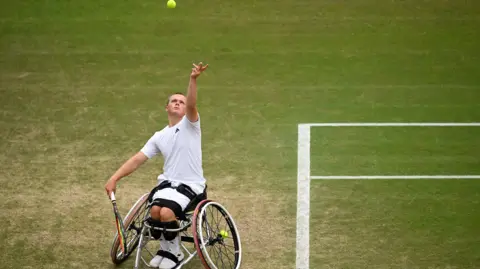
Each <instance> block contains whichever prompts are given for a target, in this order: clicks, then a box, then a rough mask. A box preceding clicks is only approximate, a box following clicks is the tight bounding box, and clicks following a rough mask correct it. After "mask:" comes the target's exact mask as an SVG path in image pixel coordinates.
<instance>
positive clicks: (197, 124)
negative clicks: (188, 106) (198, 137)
mask: <svg viewBox="0 0 480 269" xmlns="http://www.w3.org/2000/svg"><path fill="white" fill-rule="evenodd" d="M197 115H198V119H197V121H195V122H192V121H190V120H189V119H188V118H187V116H186V115H185V116H184V117H185V118H184V120H185V123H186V125H187V126H188V128H189V129H193V130H195V132H197V133H200V114H197Z"/></svg>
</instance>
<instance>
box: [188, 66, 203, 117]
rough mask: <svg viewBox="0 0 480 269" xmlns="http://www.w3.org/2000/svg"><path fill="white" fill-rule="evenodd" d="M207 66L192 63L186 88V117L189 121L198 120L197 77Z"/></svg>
mask: <svg viewBox="0 0 480 269" xmlns="http://www.w3.org/2000/svg"><path fill="white" fill-rule="evenodd" d="M207 67H208V64H207V65H205V66H204V65H203V63H199V64H198V65H196V64H193V68H192V73H191V74H190V82H189V83H188V90H187V105H186V106H187V118H188V120H189V121H191V122H196V121H197V120H198V109H197V77H198V76H200V74H201V73H202V72H203V71H205V70H206V69H207Z"/></svg>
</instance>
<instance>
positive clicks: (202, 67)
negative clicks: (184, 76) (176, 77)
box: [190, 62, 208, 78]
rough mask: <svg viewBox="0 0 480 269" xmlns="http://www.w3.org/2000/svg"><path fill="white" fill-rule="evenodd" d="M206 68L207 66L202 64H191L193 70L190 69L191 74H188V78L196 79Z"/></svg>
mask: <svg viewBox="0 0 480 269" xmlns="http://www.w3.org/2000/svg"><path fill="white" fill-rule="evenodd" d="M207 67H208V64H207V65H203V63H202V62H200V63H199V64H193V68H192V73H191V74H190V77H191V78H197V77H198V76H200V74H201V73H202V72H203V71H205V70H206V69H207Z"/></svg>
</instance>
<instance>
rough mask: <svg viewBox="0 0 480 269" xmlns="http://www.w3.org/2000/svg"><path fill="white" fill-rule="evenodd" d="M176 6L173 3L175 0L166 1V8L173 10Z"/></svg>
mask: <svg viewBox="0 0 480 269" xmlns="http://www.w3.org/2000/svg"><path fill="white" fill-rule="evenodd" d="M176 6H177V3H175V0H168V1H167V7H168V8H175V7H176Z"/></svg>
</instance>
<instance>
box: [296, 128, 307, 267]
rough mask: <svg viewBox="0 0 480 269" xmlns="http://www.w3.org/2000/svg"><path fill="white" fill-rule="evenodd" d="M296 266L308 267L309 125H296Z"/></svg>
mask: <svg viewBox="0 0 480 269" xmlns="http://www.w3.org/2000/svg"><path fill="white" fill-rule="evenodd" d="M297 176H298V178H297V249H296V252H297V253H296V255H297V257H296V268H297V269H308V267H309V257H310V253H309V252H310V242H309V240H310V231H309V230H310V179H309V176H310V126H308V125H302V124H300V125H299V126H298V175H297Z"/></svg>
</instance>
